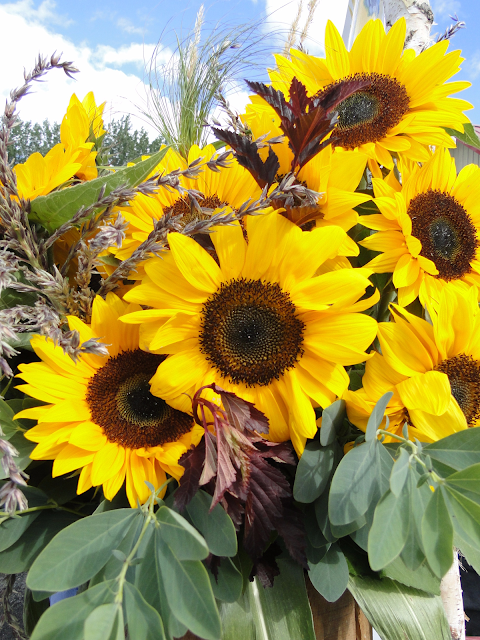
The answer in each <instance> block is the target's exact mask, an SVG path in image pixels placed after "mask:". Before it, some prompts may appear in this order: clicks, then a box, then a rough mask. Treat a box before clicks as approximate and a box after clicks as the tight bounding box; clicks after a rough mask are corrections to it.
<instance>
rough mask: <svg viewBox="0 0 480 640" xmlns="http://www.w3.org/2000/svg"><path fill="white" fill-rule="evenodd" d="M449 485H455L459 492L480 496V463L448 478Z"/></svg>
mask: <svg viewBox="0 0 480 640" xmlns="http://www.w3.org/2000/svg"><path fill="white" fill-rule="evenodd" d="M447 484H449V485H453V487H454V488H456V489H457V490H462V491H468V492H470V493H472V494H477V495H480V463H477V464H473V465H472V466H471V467H467V468H466V469H462V470H461V471H457V472H456V473H453V474H452V475H451V476H448V479H447Z"/></svg>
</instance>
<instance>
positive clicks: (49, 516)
mask: <svg viewBox="0 0 480 640" xmlns="http://www.w3.org/2000/svg"><path fill="white" fill-rule="evenodd" d="M38 513H39V514H40V516H39V517H38V519H36V520H35V522H33V523H32V524H31V525H30V526H29V527H28V529H27V530H26V531H25V533H23V535H22V536H21V538H19V539H18V540H17V541H16V542H15V543H14V544H13V545H12V546H11V547H9V548H8V549H6V550H5V551H3V552H2V553H0V573H22V572H23V571H28V569H29V568H30V567H31V565H32V563H33V561H34V560H35V558H36V557H37V556H38V554H39V553H40V551H42V549H44V548H45V547H46V546H47V544H48V543H49V542H50V540H52V538H53V537H54V536H56V535H57V533H58V532H59V531H61V530H62V529H65V527H68V526H69V525H70V524H72V523H73V522H75V521H76V520H78V516H75V515H73V514H71V513H65V512H64V511H63V512H62V511H54V510H50V509H49V510H48V511H39V512H37V514H38ZM32 515H33V514H32ZM22 517H23V516H22ZM0 533H1V528H0Z"/></svg>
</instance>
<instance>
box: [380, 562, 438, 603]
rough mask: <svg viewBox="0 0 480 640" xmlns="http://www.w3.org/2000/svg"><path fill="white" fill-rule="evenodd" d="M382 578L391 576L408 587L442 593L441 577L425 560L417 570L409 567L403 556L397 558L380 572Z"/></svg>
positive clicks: (435, 593) (436, 593)
mask: <svg viewBox="0 0 480 640" xmlns="http://www.w3.org/2000/svg"><path fill="white" fill-rule="evenodd" d="M380 575H381V577H382V578H384V577H386V578H391V579H392V580H395V581H396V582H401V583H402V584H405V585H407V587H413V588H414V589H421V590H422V591H426V592H427V593H433V594H434V595H436V596H439V595H440V578H437V576H436V575H435V574H434V573H433V571H432V570H431V569H430V567H429V566H428V564H427V563H426V562H423V564H421V565H420V566H419V567H417V569H416V570H415V571H412V570H411V569H409V568H408V567H407V565H406V564H405V562H404V561H403V560H402V558H401V557H398V558H396V559H395V560H394V561H393V562H392V563H391V564H389V565H387V566H386V567H384V568H383V569H382V571H381V572H380Z"/></svg>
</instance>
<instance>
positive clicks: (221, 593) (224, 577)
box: [207, 558, 243, 602]
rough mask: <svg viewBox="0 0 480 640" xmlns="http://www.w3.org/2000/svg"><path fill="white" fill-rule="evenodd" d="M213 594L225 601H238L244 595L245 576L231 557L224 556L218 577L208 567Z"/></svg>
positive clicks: (218, 569) (218, 568)
mask: <svg viewBox="0 0 480 640" xmlns="http://www.w3.org/2000/svg"><path fill="white" fill-rule="evenodd" d="M207 572H208V577H209V578H210V584H211V585H212V590H213V595H214V596H215V598H216V599H217V600H222V601H223V602H236V601H237V600H238V599H239V598H240V596H241V595H242V590H243V577H242V574H241V573H240V571H239V570H238V569H237V567H236V566H235V565H234V564H233V562H232V561H231V559H230V558H222V560H221V562H220V565H219V566H218V567H217V577H216V578H215V576H214V575H213V573H212V572H211V571H210V569H208V568H207Z"/></svg>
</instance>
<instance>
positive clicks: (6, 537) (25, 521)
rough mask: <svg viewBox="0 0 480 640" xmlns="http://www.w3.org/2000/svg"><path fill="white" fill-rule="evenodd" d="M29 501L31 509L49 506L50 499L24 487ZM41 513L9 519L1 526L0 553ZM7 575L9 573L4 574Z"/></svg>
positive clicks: (38, 490) (31, 513)
mask: <svg viewBox="0 0 480 640" xmlns="http://www.w3.org/2000/svg"><path fill="white" fill-rule="evenodd" d="M22 488H23V489H24V494H25V496H26V498H27V500H28V506H29V507H39V506H42V505H45V504H47V502H48V497H47V496H46V495H45V494H44V493H43V491H40V489H37V488H36V487H22ZM41 513H42V512H41V511H31V512H29V513H25V514H24V515H19V516H18V518H9V519H8V520H5V521H4V522H2V524H0V552H1V551H4V550H5V549H8V548H9V547H11V546H12V544H14V543H15V542H16V541H17V540H18V539H19V538H21V536H22V535H23V534H24V532H25V531H26V530H27V529H28V527H30V525H32V524H33V523H34V522H35V520H36V519H37V518H38V517H39V516H40V514H41ZM4 573H7V572H4Z"/></svg>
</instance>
